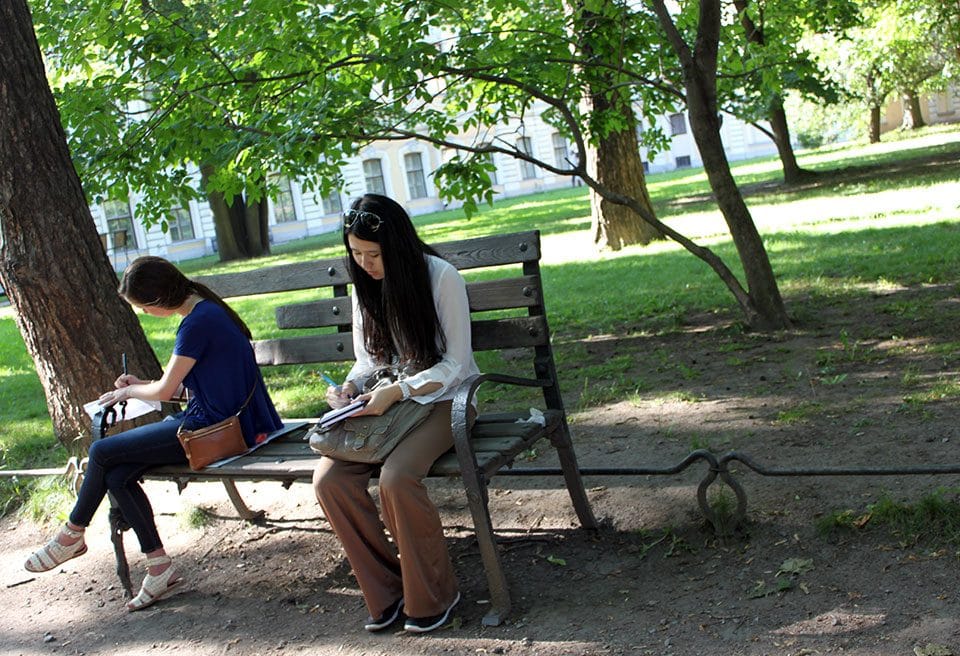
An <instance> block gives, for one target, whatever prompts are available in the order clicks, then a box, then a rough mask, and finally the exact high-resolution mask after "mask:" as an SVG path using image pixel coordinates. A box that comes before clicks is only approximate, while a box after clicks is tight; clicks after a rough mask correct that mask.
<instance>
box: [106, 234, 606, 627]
mask: <svg viewBox="0 0 960 656" xmlns="http://www.w3.org/2000/svg"><path fill="white" fill-rule="evenodd" d="M434 247H435V248H436V249H437V251H438V252H439V253H440V254H441V255H442V256H443V257H444V258H445V259H446V260H447V261H449V262H450V263H452V264H453V265H455V266H456V267H457V268H458V269H460V270H461V271H465V270H478V269H487V270H490V271H492V272H494V273H493V274H492V275H494V276H496V277H495V278H492V279H484V280H483V281H479V282H470V283H468V285H467V293H468V296H469V300H470V310H471V314H472V316H471V318H472V339H473V349H474V351H475V352H481V351H491V350H500V351H506V352H507V355H508V359H509V362H510V366H511V367H514V366H517V367H526V366H529V367H530V368H531V369H532V371H530V370H527V371H530V375H529V377H521V376H515V375H505V374H498V373H484V374H481V375H479V376H477V377H474V378H472V379H469V380H466V381H464V382H463V383H462V384H461V385H460V387H459V388H458V389H457V391H456V396H455V398H454V401H453V410H452V428H453V436H454V448H453V449H451V450H450V451H449V452H448V453H446V454H445V455H443V456H441V457H440V459H439V460H437V461H436V463H434V465H433V467H432V468H431V470H430V476H460V477H461V478H462V480H463V486H464V490H465V491H466V497H467V503H468V504H469V507H470V512H471V515H472V518H473V523H474V528H475V531H476V537H477V542H478V544H479V550H480V555H481V558H482V561H483V566H484V569H485V571H486V576H487V583H488V586H489V590H490V602H491V608H490V612H489V613H488V614H487V615H486V616H485V617H484V619H483V623H484V624H485V625H489V626H495V625H498V624H500V623H501V622H502V621H503V619H504V618H505V617H506V616H507V614H508V613H509V611H510V594H509V591H508V586H507V581H506V578H505V577H504V573H503V568H502V566H501V562H500V555H499V551H498V548H497V545H496V540H495V536H494V531H493V525H492V523H491V520H490V514H489V509H488V504H487V501H488V497H487V484H488V482H489V481H490V479H491V478H492V477H493V476H494V475H496V474H497V473H498V472H500V471H502V470H503V469H504V468H505V467H510V466H512V464H513V461H514V459H515V458H516V457H517V456H518V455H519V454H521V453H523V452H525V451H527V450H529V449H530V448H531V447H532V446H533V445H534V443H536V442H538V441H539V440H540V439H541V438H548V439H549V440H550V442H551V443H552V444H553V446H554V447H555V448H556V450H557V455H558V457H559V462H560V468H561V471H562V473H563V476H564V479H565V482H566V486H567V490H568V491H569V493H570V497H571V499H572V501H573V506H574V508H575V510H576V513H577V516H578V517H579V519H580V523H581V525H582V526H583V527H584V528H588V529H593V528H596V520H595V518H594V516H593V512H592V510H591V508H590V504H589V501H588V499H587V496H586V493H585V491H584V488H583V482H582V480H581V477H580V471H579V469H578V465H577V459H576V455H575V453H574V449H573V444H572V443H571V439H570V430H569V427H568V425H567V416H566V413H565V411H564V407H563V400H562V399H561V396H560V386H559V381H558V379H557V371H556V365H555V363H554V358H553V351H552V348H551V344H550V330H549V327H548V325H547V315H546V310H545V308H544V298H543V284H542V280H541V275H540V263H539V260H540V235H539V232H537V231H531V232H522V233H516V234H508V235H496V236H490V237H479V238H475V239H468V240H464V241H454V242H447V243H443V244H434ZM201 281H202V282H203V283H204V284H206V285H208V286H209V287H210V288H211V289H213V290H215V291H216V292H217V293H218V294H220V295H221V296H223V297H224V298H234V297H240V296H251V295H260V294H276V293H286V292H298V294H297V298H298V300H299V302H297V303H293V304H288V305H280V306H278V307H277V309H276V321H277V326H278V328H280V329H284V330H286V329H291V330H293V329H296V330H297V333H296V336H291V337H281V338H278V339H265V340H260V341H256V342H254V348H255V351H256V355H257V361H258V362H259V364H260V365H261V366H264V365H290V364H300V365H302V364H314V363H330V362H346V361H352V360H353V359H354V355H353V344H352V341H351V332H350V330H351V298H350V295H349V291H348V287H347V285H348V282H349V279H348V276H347V271H346V268H345V266H344V259H343V258H334V259H326V260H316V261H312V262H303V263H296V264H284V265H278V266H273V267H269V268H259V269H254V270H251V271H245V272H241V273H229V274H220V275H213V276H207V277H204V278H202V279H201ZM302 290H311V291H316V294H315V298H314V300H310V301H309V302H303V293H302ZM281 299H282V297H281ZM281 302H282V301H281ZM304 329H307V330H304ZM518 371H519V369H518ZM484 383H490V384H501V385H508V386H525V387H532V388H540V391H541V392H542V397H543V404H542V407H540V408H538V409H540V410H542V412H543V418H544V420H545V425H541V424H540V423H537V422H532V421H529V418H530V414H531V413H530V410H529V408H526V409H524V410H523V411H510V410H508V409H504V408H493V409H492V410H493V411H492V412H490V411H486V408H484V407H483V405H484V404H481V407H480V408H479V410H480V414H479V416H478V417H477V419H476V422H475V423H474V425H473V427H472V429H468V426H467V408H468V406H469V405H470V403H471V400H472V399H473V398H474V396H475V394H476V393H477V390H478V388H479V387H480V386H481V385H482V384H484ZM324 387H325V384H324V383H320V382H319V381H318V386H317V394H318V395H319V394H322V393H323V389H324ZM536 396H537V397H539V394H537V395H536ZM536 403H537V404H538V405H539V401H536ZM518 420H521V421H519V422H518ZM524 420H526V421H524ZM285 421H286V420H285ZM307 421H310V420H307ZM293 425H294V426H297V427H296V428H294V429H293V430H291V431H290V432H288V433H287V434H285V435H282V436H281V437H278V438H276V439H275V440H273V441H271V442H270V443H269V444H266V445H264V446H261V447H260V448H258V449H257V450H255V451H253V452H251V453H250V454H248V455H245V456H242V457H240V458H238V459H236V460H233V461H232V462H229V463H227V464H224V465H221V466H219V467H215V468H208V469H205V470H202V471H199V472H195V471H192V470H190V469H189V468H188V467H186V466H180V467H171V466H166V467H161V468H156V469H153V470H150V471H149V472H147V474H146V475H145V478H149V479H158V480H167V481H174V482H176V483H177V484H178V485H179V486H180V488H181V489H182V488H183V486H185V485H186V484H187V483H189V482H192V481H221V482H222V483H223V485H224V486H225V487H226V490H227V494H228V495H229V497H230V499H231V501H232V502H233V504H234V506H235V507H236V509H237V511H238V512H239V514H240V515H241V517H243V518H245V519H248V520H249V519H253V518H256V517H257V516H258V513H254V512H253V511H251V510H250V509H249V508H248V507H247V505H246V504H245V503H244V501H243V499H241V497H240V494H239V492H238V490H237V487H236V485H235V483H236V481H277V482H279V483H282V484H283V485H284V486H285V487H289V486H290V485H291V484H292V483H294V482H295V481H310V480H311V477H312V475H313V470H314V467H315V465H316V464H317V461H318V459H319V456H318V455H317V454H315V453H314V452H313V451H311V450H310V448H309V446H308V444H307V442H306V439H305V433H306V429H307V424H302V423H301V424H300V425H298V424H297V423H293ZM114 515H118V513H111V517H112V518H113V516H114ZM114 521H115V520H114V519H111V529H112V531H113V533H114V535H118V534H119V533H120V529H119V528H118V526H116V525H114ZM115 543H116V541H115ZM117 559H118V571H119V572H121V578H123V576H124V572H126V571H128V570H127V566H126V558H125V555H123V548H122V543H121V545H120V548H119V549H118V550H117ZM121 559H122V562H121ZM127 579H129V574H127ZM125 585H126V586H127V587H128V588H129V580H127V581H126V582H125Z"/></svg>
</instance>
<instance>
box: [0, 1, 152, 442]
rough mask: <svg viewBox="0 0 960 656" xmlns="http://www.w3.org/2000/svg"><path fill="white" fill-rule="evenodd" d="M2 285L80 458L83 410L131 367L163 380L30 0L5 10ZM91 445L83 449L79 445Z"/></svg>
mask: <svg viewBox="0 0 960 656" xmlns="http://www.w3.org/2000/svg"><path fill="white" fill-rule="evenodd" d="M0 120H2V122H0V239H2V241H0V281H2V284H3V287H4V289H5V290H6V292H7V295H8V296H9V298H10V302H11V304H12V306H13V310H14V316H15V317H16V321H17V326H18V327H19V329H20V333H21V334H22V335H23V340H24V342H25V343H26V346H27V351H28V352H29V353H30V355H31V357H32V358H33V360H34V364H35V365H36V369H37V374H38V375H39V377H40V382H41V383H42V385H43V389H44V393H45V395H46V399H47V408H48V410H49V412H50V418H51V419H52V420H53V429H54V432H55V433H56V436H57V438H58V439H59V440H60V441H61V442H62V443H63V444H64V445H65V446H67V447H68V448H70V449H71V450H73V451H76V448H77V446H78V443H77V442H75V439H76V438H78V437H81V436H85V435H86V434H87V433H88V427H89V418H88V417H87V415H86V414H85V413H84V411H83V408H82V405H83V404H84V403H86V402H88V401H91V400H93V399H95V398H96V397H97V396H99V394H100V393H102V392H104V391H106V390H108V389H111V388H112V387H113V381H114V380H115V379H116V377H117V375H118V374H119V373H121V369H120V368H121V359H122V354H123V353H126V356H127V361H128V365H129V369H130V371H131V372H132V373H136V374H138V375H140V376H142V377H146V378H156V377H158V376H159V375H160V373H161V368H160V365H159V363H158V362H157V358H156V356H155V355H154V353H153V351H152V350H151V348H150V345H149V344H148V343H147V340H146V337H145V336H144V334H143V330H142V329H141V327H140V322H139V321H138V320H137V317H136V315H135V314H134V312H133V310H132V309H131V307H130V306H129V305H128V304H127V303H126V302H125V301H124V300H123V299H122V298H121V297H120V295H119V294H117V277H116V273H114V271H113V268H112V267H111V266H110V261H109V260H108V259H107V255H106V253H105V252H104V249H103V246H102V245H101V243H100V237H99V235H98V234H97V229H96V225H95V224H94V221H93V218H92V217H91V215H90V209H89V208H88V206H87V203H86V199H85V197H84V194H83V190H82V188H81V185H80V180H79V178H78V177H77V174H76V171H75V170H74V168H73V164H72V162H71V161H70V153H69V151H68V149H67V141H66V137H65V135H64V132H63V129H62V127H61V124H60V115H59V113H58V112H57V107H56V105H55V103H54V100H53V95H52V94H51V92H50V87H49V86H48V84H47V80H46V76H45V74H44V68H43V61H42V59H41V55H40V49H39V47H38V45H37V41H36V37H35V35H34V32H33V24H32V21H31V16H30V11H29V9H28V8H27V4H26V0H4V1H3V2H0ZM81 444H83V443H81Z"/></svg>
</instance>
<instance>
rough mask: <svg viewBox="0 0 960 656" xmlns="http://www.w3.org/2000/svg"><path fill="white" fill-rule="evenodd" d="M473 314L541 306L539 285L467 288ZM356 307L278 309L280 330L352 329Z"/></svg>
mask: <svg viewBox="0 0 960 656" xmlns="http://www.w3.org/2000/svg"><path fill="white" fill-rule="evenodd" d="M467 298H468V299H469V302H470V311H471V312H484V311H488V310H504V309H513V308H524V307H532V306H536V305H540V304H541V302H542V299H541V298H540V281H539V279H538V278H537V277H535V276H521V277H519V278H502V279H500V280H486V281H483V282H473V283H468V284H467ZM352 309H353V303H352V301H351V298H350V297H349V296H337V297H334V298H325V299H322V300H319V301H312V302H310V303H299V304H294V305H284V306H281V307H278V308H277V312H276V314H277V327H278V328H284V329H286V328H321V327H325V326H349V325H350V320H351V312H352Z"/></svg>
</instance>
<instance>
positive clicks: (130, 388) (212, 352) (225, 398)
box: [25, 256, 283, 611]
mask: <svg viewBox="0 0 960 656" xmlns="http://www.w3.org/2000/svg"><path fill="white" fill-rule="evenodd" d="M119 292H120V295H121V296H123V297H124V299H126V300H127V302H129V303H130V304H131V305H133V306H135V307H138V308H141V309H142V310H143V311H144V312H145V313H147V314H149V315H152V316H156V317H170V316H174V315H179V316H180V317H181V319H180V325H179V327H178V328H177V336H176V342H175V344H174V347H173V354H172V355H171V356H170V361H169V362H168V363H167V367H166V369H164V371H163V375H162V376H161V377H160V379H159V380H140V379H139V378H137V377H136V376H134V375H132V374H123V375H121V376H120V377H119V378H117V380H116V381H115V382H114V387H115V389H113V390H111V391H109V392H106V393H105V394H103V395H102V396H101V397H100V399H99V401H100V405H101V406H103V407H108V406H113V405H115V404H117V403H121V402H123V401H125V400H127V399H141V400H143V401H167V400H170V399H171V398H174V397H180V396H181V392H183V391H184V390H186V391H187V392H188V394H187V396H188V397H189V401H188V403H187V407H186V409H185V410H184V411H183V412H180V413H178V414H176V415H173V416H170V417H167V418H166V419H165V420H163V421H159V422H157V423H153V424H148V425H145V426H139V427H137V428H133V429H131V430H128V431H124V432H122V433H118V434H117V435H113V436H111V437H109V438H106V439H102V440H97V441H96V442H94V443H93V445H92V446H91V447H90V452H89V454H88V464H87V470H86V472H85V474H84V478H83V484H82V485H81V487H80V491H79V493H78V494H77V502H76V504H75V505H74V507H73V510H72V511H71V513H70V517H69V519H68V521H67V523H66V524H65V525H64V526H63V527H62V528H61V530H60V532H59V533H58V534H57V536H56V537H54V538H53V539H52V540H50V542H48V543H47V544H46V545H45V546H43V547H41V548H40V549H38V550H37V551H35V552H34V553H33V554H32V555H31V556H30V558H29V559H28V560H27V562H26V564H25V567H26V569H28V570H29V571H31V572H45V571H47V570H50V569H53V568H54V567H56V566H58V565H60V564H61V563H63V562H65V561H67V560H69V559H71V558H76V557H77V556H81V555H83V554H84V553H86V551H87V546H86V543H85V541H84V529H85V528H86V527H87V526H89V524H90V521H91V520H92V519H93V515H94V513H95V512H96V510H97V508H98V507H99V506H100V502H101V501H103V497H104V496H105V495H106V494H107V492H108V491H109V492H110V493H111V494H113V497H114V498H115V499H116V502H117V505H118V506H119V507H120V510H121V512H122V513H123V517H124V519H125V520H126V521H127V523H128V524H130V526H131V528H133V530H134V533H136V535H137V539H138V540H139V542H140V549H141V551H143V553H144V554H146V560H147V575H146V577H145V578H144V580H143V585H142V586H141V588H140V592H139V593H138V594H137V596H136V597H134V598H133V599H131V600H130V601H129V602H128V603H127V609H128V610H131V611H134V610H140V609H141V608H146V607H147V606H150V605H151V604H153V603H154V602H156V601H158V600H159V599H162V598H163V597H166V596H168V595H170V594H172V593H173V592H175V591H177V590H178V589H180V588H181V587H182V585H183V583H184V578H183V576H182V575H181V574H180V572H179V571H178V570H177V569H176V567H174V566H173V564H172V562H171V560H170V557H169V556H168V555H167V553H166V551H165V550H164V548H163V543H162V542H161V540H160V535H159V534H158V532H157V526H156V522H155V521H154V518H153V510H152V508H151V507H150V501H149V500H148V499H147V496H146V494H145V493H144V491H143V488H142V487H141V486H140V481H139V479H140V476H141V475H142V474H143V472H144V471H146V470H147V469H149V468H151V467H156V466H159V465H178V464H186V462H187V458H186V455H185V454H184V451H183V447H182V446H181V445H180V441H179V440H178V439H177V430H178V429H179V427H180V426H181V424H182V425H183V427H184V428H185V429H188V430H192V429H196V428H202V427H204V426H209V425H211V424H215V423H217V422H218V421H221V420H223V419H225V418H227V417H229V416H230V415H233V414H236V413H237V411H238V410H240V409H241V408H243V410H242V412H241V413H240V423H241V426H242V430H243V435H244V440H245V441H246V442H247V444H248V445H250V446H252V445H253V444H255V443H256V442H257V441H258V440H260V439H262V438H263V437H264V436H265V435H266V434H267V433H270V432H272V431H275V430H277V429H279V428H280V427H281V426H282V425H283V424H282V422H281V421H280V417H279V415H278V414H277V411H276V410H275V409H274V406H273V402H272V401H271V400H270V395H269V394H268V392H267V388H266V386H265V385H264V382H263V377H262V376H261V374H260V369H259V368H258V367H257V362H256V359H255V358H254V354H253V348H252V347H251V345H250V337H251V336H250V329H249V328H247V325H246V324H245V323H244V322H243V320H242V319H241V318H240V317H239V316H238V315H237V313H236V312H234V311H233V310H232V309H231V308H230V307H229V306H228V305H227V304H226V303H224V301H223V299H221V298H220V297H219V296H217V294H215V293H214V292H213V291H211V290H210V289H209V288H207V287H206V286H204V285H202V284H201V283H198V282H196V281H193V280H190V279H188V278H187V277H186V276H184V275H183V273H181V272H180V270H179V269H177V268H176V267H175V266H174V265H173V264H171V263H170V262H168V261H167V260H164V259H163V258H160V257H154V256H146V257H140V258H137V259H136V260H135V261H134V262H133V263H131V264H130V266H129V267H127V269H126V271H125V272H124V274H123V278H122V280H121V281H120V289H119ZM244 403H246V405H244Z"/></svg>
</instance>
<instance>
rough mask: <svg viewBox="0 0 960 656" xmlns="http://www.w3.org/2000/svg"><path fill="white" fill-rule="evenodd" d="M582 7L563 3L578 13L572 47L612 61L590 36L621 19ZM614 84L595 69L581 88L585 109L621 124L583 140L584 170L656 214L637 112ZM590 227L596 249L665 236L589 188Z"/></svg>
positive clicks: (610, 76) (577, 3)
mask: <svg viewBox="0 0 960 656" xmlns="http://www.w3.org/2000/svg"><path fill="white" fill-rule="evenodd" d="M583 5H584V3H583V2H582V0H571V1H570V2H568V3H567V5H566V10H567V11H568V12H569V13H570V15H572V16H576V17H577V19H576V22H575V27H574V34H573V37H574V39H575V40H576V43H577V47H578V48H579V49H580V51H581V53H582V56H583V58H584V59H591V58H594V57H601V58H607V59H611V60H612V59H613V58H614V57H613V56H612V55H611V53H609V52H607V51H606V49H605V48H604V47H602V46H600V47H598V46H597V45H596V43H595V42H594V38H598V35H599V36H602V35H603V33H604V30H608V31H609V26H612V27H613V29H620V27H621V26H620V23H619V22H618V21H617V22H613V23H610V22H609V17H605V16H603V15H601V14H597V13H594V12H592V11H589V10H587V9H585V8H584V6H583ZM591 37H594V38H591ZM612 63H616V62H612ZM598 70H599V69H598ZM616 82H617V80H616V79H615V78H614V75H613V74H612V73H600V74H598V75H597V76H596V78H595V79H593V80H592V82H591V83H590V85H589V88H587V89H584V94H583V104H584V105H585V106H586V111H587V112H588V113H590V114H593V115H595V116H599V115H603V114H605V113H609V112H617V113H618V114H619V115H620V116H622V117H623V119H624V123H625V125H624V127H623V128H622V129H620V130H619V131H617V132H612V133H610V134H608V135H606V136H605V137H600V138H599V139H598V140H597V141H598V143H596V144H592V143H589V142H588V143H587V144H586V146H585V150H586V153H585V156H586V168H587V173H588V174H589V175H590V176H591V177H592V178H593V179H594V180H596V181H597V182H598V183H599V184H600V185H601V186H602V187H604V188H606V189H608V190H610V191H613V192H614V193H617V194H622V195H625V196H631V197H633V198H634V199H636V200H637V202H638V203H640V205H641V206H642V207H643V209H644V211H645V213H646V214H647V215H648V216H651V217H654V218H655V217H656V214H655V212H654V210H653V204H652V203H651V202H650V193H649V192H648V191H647V180H646V177H645V176H644V173H643V161H642V160H641V159H640V144H639V143H638V142H637V133H636V127H637V122H636V116H635V115H634V112H633V108H632V107H631V106H630V101H629V97H627V98H624V97H623V95H622V94H621V93H620V91H619V90H617V88H616ZM594 136H596V135H594ZM590 227H591V232H592V234H593V241H594V243H595V244H596V245H597V246H598V247H599V248H601V249H610V250H614V251H618V250H620V249H621V248H623V247H624V246H629V245H631V244H649V243H650V242H651V241H654V240H657V239H663V238H664V234H663V233H662V232H661V231H660V230H659V229H658V228H656V227H655V226H654V225H652V224H651V223H649V222H648V221H646V220H644V218H643V217H642V216H641V215H640V214H638V213H637V212H636V211H635V210H633V209H632V208H630V207H628V206H626V205H623V204H622V203H614V202H611V201H610V200H607V199H605V198H604V197H603V196H601V195H600V194H598V193H597V192H596V190H594V189H593V188H591V189H590Z"/></svg>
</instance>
